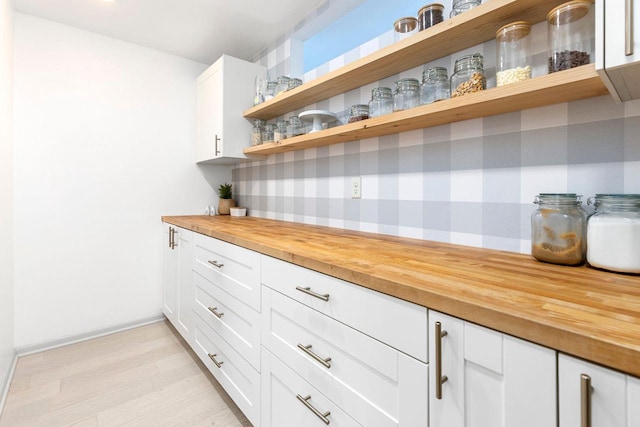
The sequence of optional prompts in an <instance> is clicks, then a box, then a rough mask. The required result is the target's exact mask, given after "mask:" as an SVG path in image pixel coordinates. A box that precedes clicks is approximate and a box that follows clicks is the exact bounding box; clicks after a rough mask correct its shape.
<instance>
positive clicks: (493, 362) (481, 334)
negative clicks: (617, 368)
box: [429, 311, 557, 427]
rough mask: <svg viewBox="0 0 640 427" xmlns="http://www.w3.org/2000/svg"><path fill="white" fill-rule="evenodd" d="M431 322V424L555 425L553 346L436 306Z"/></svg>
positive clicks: (454, 426) (464, 426)
mask: <svg viewBox="0 0 640 427" xmlns="http://www.w3.org/2000/svg"><path fill="white" fill-rule="evenodd" d="M436 324H439V325H440V330H441V334H440V338H439V339H440V343H441V346H439V347H440V355H438V354H437V353H438V352H437V350H438V349H437V348H436V347H437V343H436V341H437V340H438V337H437V334H436ZM429 325H430V330H429V331H430V332H429V378H430V381H431V382H430V385H429V401H430V404H429V412H430V414H429V419H430V425H432V426H447V427H486V426H491V427H500V426H504V427H511V426H518V427H546V426H548V427H552V426H554V427H555V425H556V413H557V409H556V354H555V352H554V351H553V350H550V349H546V348H543V347H540V346H537V345H534V344H531V343H528V342H526V341H523V340H520V339H517V338H513V337H510V336H507V335H504V334H501V333H498V332H495V331H493V330H490V329H487V328H483V327H480V326H477V325H474V324H471V323H468V322H464V321H462V320H460V319H457V318H454V317H451V316H447V315H444V314H441V313H438V312H434V311H430V312H429ZM439 370H440V372H438V371H439ZM445 376H446V381H444V382H442V379H443V378H444V377H445ZM438 378H440V379H441V384H442V393H441V395H439V393H438V390H437V387H438V385H437V381H438Z"/></svg>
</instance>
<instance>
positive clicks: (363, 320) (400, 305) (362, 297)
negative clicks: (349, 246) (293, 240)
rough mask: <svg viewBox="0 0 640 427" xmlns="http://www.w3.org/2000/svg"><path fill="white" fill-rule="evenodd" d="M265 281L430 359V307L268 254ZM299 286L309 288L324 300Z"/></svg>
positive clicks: (304, 302)
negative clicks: (428, 352)
mask: <svg viewBox="0 0 640 427" xmlns="http://www.w3.org/2000/svg"><path fill="white" fill-rule="evenodd" d="M262 283H263V284H264V285H267V286H269V287H270V288H272V289H275V290H277V291H279V292H281V293H283V294H285V295H288V296H290V297H291V298H293V299H295V300H297V301H300V302H301V303H303V304H305V305H307V306H309V307H312V308H314V309H316V310H318V311H320V312H322V313H324V314H327V315H329V316H331V317H333V318H334V319H337V320H339V321H340V322H343V323H345V324H347V325H349V326H351V327H353V328H355V329H357V330H359V331H362V332H364V333H365V334H367V335H370V336H372V337H374V338H376V339H378V340H380V341H382V342H384V343H386V344H388V345H390V346H392V347H394V348H397V349H398V350H400V351H402V352H405V353H407V354H409V355H411V356H413V357H415V358H416V359H418V360H422V361H423V362H426V361H427V341H428V339H427V309H426V308H425V307H421V306H419V305H417V304H413V303H410V302H407V301H403V300H401V299H398V298H394V297H391V296H388V295H385V294H382V293H380V292H375V291H372V290H370V289H367V288H363V287H362V286H358V285H355V284H353V283H349V282H345V281H343V280H339V279H336V278H334V277H330V276H327V275H325V274H321V273H318V272H316V271H312V270H308V269H306V268H303V267H299V266H297V265H294V264H291V263H288V262H284V261H281V260H278V259H275V258H271V257H268V256H263V257H262ZM297 288H309V290H311V291H312V292H315V293H317V294H320V295H329V297H328V301H324V300H322V299H319V298H317V297H314V296H312V295H308V294H306V293H304V292H302V291H300V290H298V289H297Z"/></svg>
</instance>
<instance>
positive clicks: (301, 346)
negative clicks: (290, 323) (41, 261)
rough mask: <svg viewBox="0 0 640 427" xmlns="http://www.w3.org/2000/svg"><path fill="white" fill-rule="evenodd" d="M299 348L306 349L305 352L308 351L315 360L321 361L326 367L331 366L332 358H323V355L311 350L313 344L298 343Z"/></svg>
mask: <svg viewBox="0 0 640 427" xmlns="http://www.w3.org/2000/svg"><path fill="white" fill-rule="evenodd" d="M298 348H299V349H300V350H302V351H304V352H305V353H307V354H308V355H309V356H311V358H312V359H313V360H315V361H316V362H318V363H320V364H321V365H322V366H324V367H325V368H331V358H330V357H327V358H326V359H323V358H322V357H320V356H318V355H317V354H315V353H314V352H313V351H311V344H309V345H302V344H298Z"/></svg>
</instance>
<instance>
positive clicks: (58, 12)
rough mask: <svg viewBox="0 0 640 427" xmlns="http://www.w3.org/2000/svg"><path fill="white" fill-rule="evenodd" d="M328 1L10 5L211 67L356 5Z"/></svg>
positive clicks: (27, 1)
mask: <svg viewBox="0 0 640 427" xmlns="http://www.w3.org/2000/svg"><path fill="white" fill-rule="evenodd" d="M327 2H328V0H115V1H111V2H107V1H105V0H14V7H15V9H16V10H17V11H18V12H23V13H27V14H30V15H34V16H38V17H41V18H44V19H48V20H51V21H56V22H59V23H62V24H66V25H70V26H73V27H77V28H81V29H83V30H88V31H92V32H95V33H98V34H102V35H105V36H109V37H113V38H116V39H120V40H124V41H128V42H132V43H135V44H139V45H142V46H146V47H150V48H152V49H156V50H160V51H163V52H167V53H171V54H174V55H178V56H182V57H184V58H188V59H192V60H194V61H198V62H202V63H204V64H211V63H213V62H214V61H215V60H216V59H218V58H219V57H220V55H222V54H223V53H224V54H228V55H232V56H235V57H238V58H241V59H246V60H249V59H251V58H252V57H253V56H254V55H255V54H257V53H258V52H260V51H261V50H262V49H264V48H266V47H267V46H269V45H270V44H271V43H272V42H274V41H275V40H276V39H277V38H278V37H280V36H282V35H283V34H284V33H286V32H288V31H289V30H291V29H293V28H294V26H295V25H296V24H297V23H299V22H300V21H301V20H302V19H303V18H305V17H307V16H309V15H310V14H311V13H313V14H314V15H315V11H316V10H317V9H318V8H320V7H321V6H322V7H323V9H329V6H331V7H332V8H333V6H332V5H331V3H342V6H339V8H344V4H345V3H359V2H357V1H356V2H354V1H353V0H348V1H346V0H343V1H342V2H340V1H338V2H333V1H332V2H330V3H327ZM351 7H353V5H351ZM341 13H344V12H341ZM322 14H323V15H324V11H323V13H322ZM327 15H330V14H327ZM333 15H334V16H335V13H334V14H333ZM314 19H315V18H314Z"/></svg>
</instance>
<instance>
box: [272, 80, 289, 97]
mask: <svg viewBox="0 0 640 427" xmlns="http://www.w3.org/2000/svg"><path fill="white" fill-rule="evenodd" d="M290 80H291V79H290V78H289V77H287V76H280V77H278V84H277V85H276V90H275V94H274V96H278V95H280V94H281V93H284V92H286V91H288V90H289V81H290Z"/></svg>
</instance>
